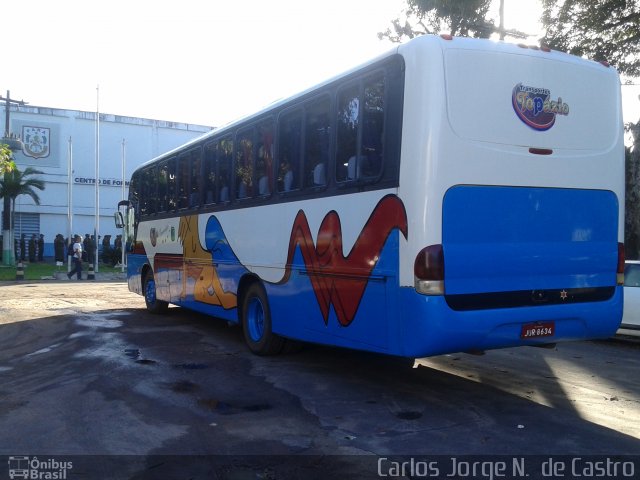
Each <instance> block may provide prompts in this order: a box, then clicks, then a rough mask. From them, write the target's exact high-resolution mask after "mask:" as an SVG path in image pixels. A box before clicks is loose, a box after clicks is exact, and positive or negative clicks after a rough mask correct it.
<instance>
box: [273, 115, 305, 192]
mask: <svg viewBox="0 0 640 480" xmlns="http://www.w3.org/2000/svg"><path fill="white" fill-rule="evenodd" d="M278 132H279V139H278V191H279V192H290V191H292V190H297V189H298V185H299V182H300V158H301V156H300V150H301V148H302V141H301V140H302V112H301V111H300V110H296V111H294V112H290V113H287V114H284V115H282V116H281V117H280V119H279V121H278Z"/></svg>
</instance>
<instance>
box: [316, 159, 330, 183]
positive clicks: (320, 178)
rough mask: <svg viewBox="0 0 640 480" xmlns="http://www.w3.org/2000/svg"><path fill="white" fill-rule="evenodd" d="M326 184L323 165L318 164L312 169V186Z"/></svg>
mask: <svg viewBox="0 0 640 480" xmlns="http://www.w3.org/2000/svg"><path fill="white" fill-rule="evenodd" d="M326 183H327V180H326V176H325V172H324V163H319V164H317V165H316V166H315V167H313V184H314V185H324V184H326Z"/></svg>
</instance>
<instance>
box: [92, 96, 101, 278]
mask: <svg viewBox="0 0 640 480" xmlns="http://www.w3.org/2000/svg"><path fill="white" fill-rule="evenodd" d="M95 170H96V174H95V179H96V183H95V190H96V191H95V194H96V202H95V205H96V212H95V223H94V229H93V240H94V242H95V245H96V247H95V250H94V258H93V262H94V268H93V270H94V272H95V273H98V232H99V231H100V188H99V187H100V85H98V86H96V168H95Z"/></svg>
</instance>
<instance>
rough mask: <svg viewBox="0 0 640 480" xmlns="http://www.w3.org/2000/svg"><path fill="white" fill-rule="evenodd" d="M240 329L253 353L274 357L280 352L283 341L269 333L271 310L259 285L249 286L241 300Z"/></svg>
mask: <svg viewBox="0 0 640 480" xmlns="http://www.w3.org/2000/svg"><path fill="white" fill-rule="evenodd" d="M242 329H243V331H244V340H245V342H247V345H248V346H249V350H251V351H252V352H253V353H255V354H257V355H275V354H277V353H280V352H281V351H282V347H283V345H284V339H283V338H282V337H280V336H279V335H276V334H275V333H273V332H272V331H271V310H270V309H269V302H268V300H267V294H266V293H265V291H264V288H263V287H262V285H260V284H259V283H254V284H253V285H251V286H250V287H249V288H248V289H247V292H246V293H245V295H244V297H243V299H242Z"/></svg>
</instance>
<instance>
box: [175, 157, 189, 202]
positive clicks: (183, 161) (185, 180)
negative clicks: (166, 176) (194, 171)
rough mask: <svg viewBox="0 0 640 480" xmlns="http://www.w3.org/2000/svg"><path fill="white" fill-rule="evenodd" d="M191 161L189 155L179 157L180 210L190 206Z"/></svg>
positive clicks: (178, 199)
mask: <svg viewBox="0 0 640 480" xmlns="http://www.w3.org/2000/svg"><path fill="white" fill-rule="evenodd" d="M189 160H190V157H189V154H186V155H180V157H178V167H177V173H178V178H177V180H178V184H177V186H178V191H177V193H178V198H177V203H178V208H187V207H188V206H189V180H190V177H191V167H190V161H189Z"/></svg>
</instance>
